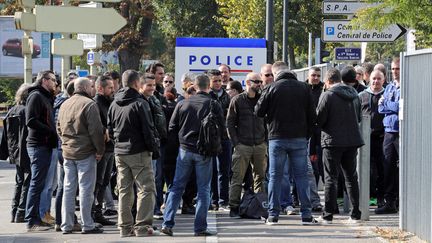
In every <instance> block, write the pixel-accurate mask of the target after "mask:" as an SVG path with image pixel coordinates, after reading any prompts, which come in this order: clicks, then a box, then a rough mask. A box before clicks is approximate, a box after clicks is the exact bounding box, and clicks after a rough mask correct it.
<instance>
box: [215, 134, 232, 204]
mask: <svg viewBox="0 0 432 243" xmlns="http://www.w3.org/2000/svg"><path fill="white" fill-rule="evenodd" d="M231 155H232V146H231V141H230V140H222V152H221V153H220V154H219V155H218V156H217V159H216V157H215V158H213V177H212V182H211V187H212V204H216V205H224V206H227V205H228V203H229V179H230V174H231V173H230V171H231Z"/></svg>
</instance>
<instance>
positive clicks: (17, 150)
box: [0, 105, 30, 172]
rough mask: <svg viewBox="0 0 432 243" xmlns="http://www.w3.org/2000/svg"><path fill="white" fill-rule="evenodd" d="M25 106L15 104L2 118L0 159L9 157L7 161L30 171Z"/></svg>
mask: <svg viewBox="0 0 432 243" xmlns="http://www.w3.org/2000/svg"><path fill="white" fill-rule="evenodd" d="M25 120H26V119H25V106H24V105H15V106H14V107H12V108H11V109H10V110H9V112H8V113H7V114H6V116H5V118H4V120H3V135H2V140H1V144H0V159H2V160H5V159H7V158H9V163H11V164H16V165H18V166H20V167H21V168H22V169H23V170H24V171H26V172H30V159H29V156H28V154H27V148H26V145H27V142H26V138H27V126H26V124H25Z"/></svg>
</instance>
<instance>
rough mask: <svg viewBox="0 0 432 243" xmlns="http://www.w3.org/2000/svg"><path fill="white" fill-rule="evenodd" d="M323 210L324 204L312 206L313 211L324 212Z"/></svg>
mask: <svg viewBox="0 0 432 243" xmlns="http://www.w3.org/2000/svg"><path fill="white" fill-rule="evenodd" d="M322 210H323V206H322V205H321V204H319V205H317V206H315V207H312V212H322Z"/></svg>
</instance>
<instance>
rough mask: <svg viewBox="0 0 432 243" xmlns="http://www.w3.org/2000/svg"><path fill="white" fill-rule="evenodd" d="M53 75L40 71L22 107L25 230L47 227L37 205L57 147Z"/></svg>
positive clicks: (50, 72)
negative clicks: (27, 177)
mask: <svg viewBox="0 0 432 243" xmlns="http://www.w3.org/2000/svg"><path fill="white" fill-rule="evenodd" d="M56 85H57V82H56V78H55V75H54V73H53V72H52V71H41V72H39V73H38V75H37V77H36V81H35V83H34V85H33V87H31V88H30V89H29V97H28V99H27V105H26V109H25V115H26V125H27V128H28V136H27V152H28V155H29V157H30V165H31V175H32V176H31V181H30V188H29V192H28V195H27V205H26V220H27V231H29V232H33V231H44V230H48V229H49V228H51V225H46V224H45V223H43V222H41V215H39V205H40V196H41V192H42V190H43V188H44V185H45V180H46V179H47V178H46V176H47V173H48V169H49V166H50V163H51V155H52V149H53V148H55V147H57V133H56V129H55V124H54V112H53V102H54V94H55V91H56Z"/></svg>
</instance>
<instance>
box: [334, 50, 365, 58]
mask: <svg viewBox="0 0 432 243" xmlns="http://www.w3.org/2000/svg"><path fill="white" fill-rule="evenodd" d="M335 60H336V61H360V60H361V48H345V47H337V48H335Z"/></svg>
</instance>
